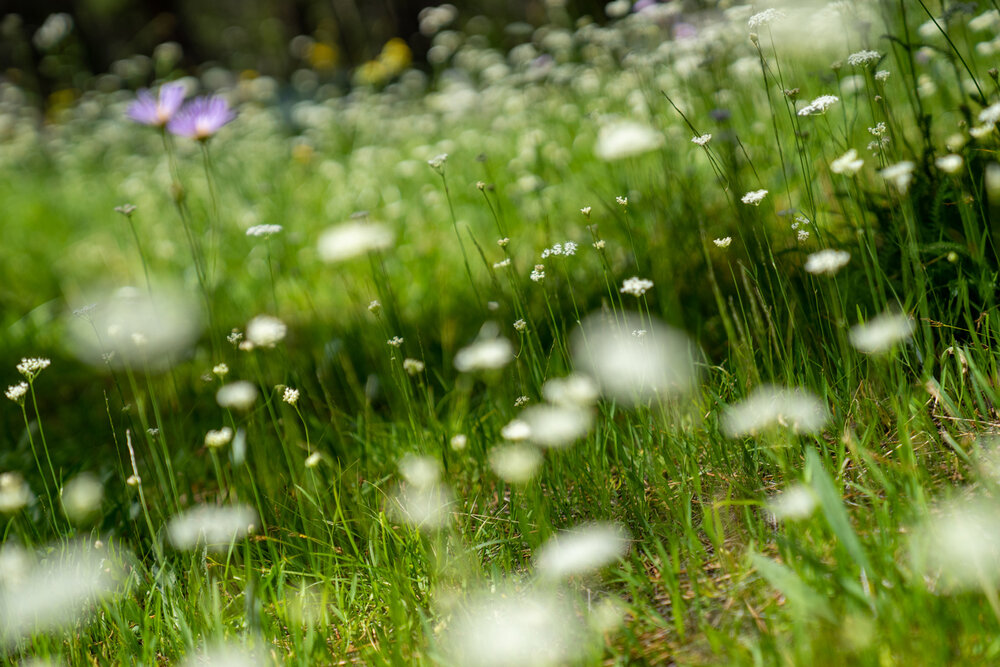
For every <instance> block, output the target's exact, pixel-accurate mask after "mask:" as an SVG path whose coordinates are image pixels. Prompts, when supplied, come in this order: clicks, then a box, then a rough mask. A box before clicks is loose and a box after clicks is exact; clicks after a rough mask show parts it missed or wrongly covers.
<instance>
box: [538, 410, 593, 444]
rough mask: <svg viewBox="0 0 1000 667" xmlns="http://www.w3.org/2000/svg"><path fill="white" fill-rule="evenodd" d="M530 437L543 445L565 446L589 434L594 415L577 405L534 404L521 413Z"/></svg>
mask: <svg viewBox="0 0 1000 667" xmlns="http://www.w3.org/2000/svg"><path fill="white" fill-rule="evenodd" d="M521 420H523V421H524V423H526V424H527V425H528V431H529V432H530V435H529V436H528V439H529V440H530V441H531V442H533V443H534V444H536V445H539V446H541V447H565V446H566V445H570V444H572V443H574V442H575V441H577V440H579V439H580V438H582V437H583V436H585V435H587V433H588V432H589V431H590V427H591V425H592V424H593V421H594V416H593V414H591V412H590V410H585V409H583V408H579V407H575V406H558V405H534V406H532V407H530V408H527V409H526V410H524V412H522V413H521Z"/></svg>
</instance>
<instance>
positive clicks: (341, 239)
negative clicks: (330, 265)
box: [319, 222, 395, 262]
mask: <svg viewBox="0 0 1000 667" xmlns="http://www.w3.org/2000/svg"><path fill="white" fill-rule="evenodd" d="M394 239H395V236H394V234H393V233H392V229H390V228H389V227H388V226H386V225H384V224H382V223H380V222H345V223H342V224H339V225H336V226H334V227H330V228H329V229H327V230H326V231H325V232H323V233H322V234H321V235H320V237H319V257H320V259H322V260H323V261H324V262H342V261H344V260H347V259H352V258H354V257H357V256H359V255H364V254H367V253H369V252H375V251H377V250H385V249H386V248H389V247H391V246H392V243H393V240H394Z"/></svg>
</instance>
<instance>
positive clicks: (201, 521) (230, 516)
mask: <svg viewBox="0 0 1000 667" xmlns="http://www.w3.org/2000/svg"><path fill="white" fill-rule="evenodd" d="M256 523H257V513H256V512H255V511H254V510H253V509H251V508H250V507H248V506H246V505H198V506H196V507H193V508H191V509H188V510H186V511H184V512H182V513H181V514H179V515H177V516H175V517H174V518H173V519H171V520H170V523H168V524H167V537H168V538H169V539H170V543H171V544H172V545H174V547H175V548H177V549H181V550H184V551H191V550H193V549H196V548H198V547H202V546H203V547H205V548H207V549H209V550H212V551H224V550H226V549H228V548H229V547H230V546H231V545H232V544H234V543H235V542H237V541H238V540H241V539H243V537H244V536H245V535H247V533H249V532H251V531H252V530H254V527H255V526H256Z"/></svg>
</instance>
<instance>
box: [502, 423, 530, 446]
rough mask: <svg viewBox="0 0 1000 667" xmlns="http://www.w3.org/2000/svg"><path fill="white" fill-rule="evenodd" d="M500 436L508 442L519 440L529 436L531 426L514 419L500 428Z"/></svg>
mask: <svg viewBox="0 0 1000 667" xmlns="http://www.w3.org/2000/svg"><path fill="white" fill-rule="evenodd" d="M500 437H502V438H503V439H504V440H509V441H510V442H521V441H522V440H527V439H528V438H530V437H531V426H529V425H528V422H526V421H523V420H521V419H514V420H512V421H510V422H508V423H507V424H506V425H505V426H504V427H503V428H501V429H500Z"/></svg>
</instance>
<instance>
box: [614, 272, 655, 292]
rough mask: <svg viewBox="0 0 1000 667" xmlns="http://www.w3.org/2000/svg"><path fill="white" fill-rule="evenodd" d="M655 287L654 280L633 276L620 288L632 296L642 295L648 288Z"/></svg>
mask: <svg viewBox="0 0 1000 667" xmlns="http://www.w3.org/2000/svg"><path fill="white" fill-rule="evenodd" d="M651 289H653V281H652V280H647V279H645V278H640V277H639V276H632V277H631V278H629V279H628V280H626V281H625V282H624V283H622V288H621V289H620V290H618V291H619V292H621V293H622V294H631V295H632V296H636V297H638V296H642V295H643V294H645V293H646V292H647V291H648V290H651Z"/></svg>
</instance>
